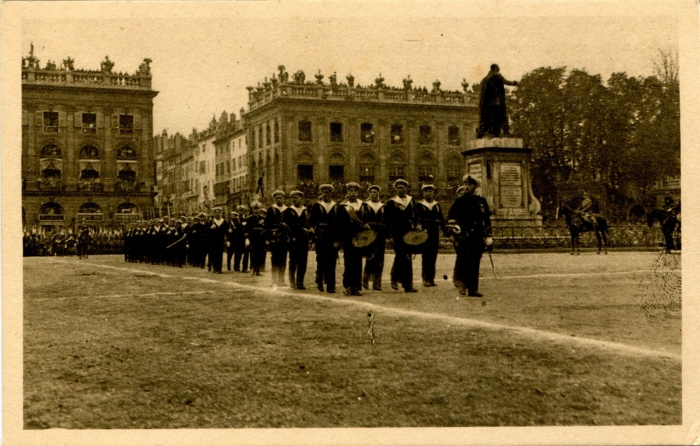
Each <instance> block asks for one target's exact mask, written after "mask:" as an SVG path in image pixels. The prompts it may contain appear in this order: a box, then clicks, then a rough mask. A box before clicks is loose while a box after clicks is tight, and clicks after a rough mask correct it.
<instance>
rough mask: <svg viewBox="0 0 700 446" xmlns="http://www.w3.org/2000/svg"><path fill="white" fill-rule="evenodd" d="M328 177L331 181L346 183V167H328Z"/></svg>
mask: <svg viewBox="0 0 700 446" xmlns="http://www.w3.org/2000/svg"><path fill="white" fill-rule="evenodd" d="M328 177H329V178H330V180H331V181H341V182H342V181H345V166H338V165H333V166H328Z"/></svg>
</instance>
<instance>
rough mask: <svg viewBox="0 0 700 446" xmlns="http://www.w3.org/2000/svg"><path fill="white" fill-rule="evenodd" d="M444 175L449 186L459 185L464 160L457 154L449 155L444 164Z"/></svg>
mask: <svg viewBox="0 0 700 446" xmlns="http://www.w3.org/2000/svg"><path fill="white" fill-rule="evenodd" d="M445 166H446V169H445V177H446V180H447V185H448V186H449V187H450V188H453V187H455V186H458V185H461V183H462V171H463V170H464V160H462V159H460V158H459V157H457V156H451V157H449V158H448V159H447V163H446V164H445Z"/></svg>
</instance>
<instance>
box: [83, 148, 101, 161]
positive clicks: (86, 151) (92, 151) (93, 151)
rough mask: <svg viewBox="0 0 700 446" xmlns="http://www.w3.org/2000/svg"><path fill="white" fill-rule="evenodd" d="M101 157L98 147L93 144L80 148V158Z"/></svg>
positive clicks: (94, 158) (93, 158)
mask: <svg viewBox="0 0 700 446" xmlns="http://www.w3.org/2000/svg"><path fill="white" fill-rule="evenodd" d="M99 157H100V152H99V151H98V150H97V148H96V147H93V146H85V147H83V148H82V149H80V158H81V159H92V160H96V159H98V158H99Z"/></svg>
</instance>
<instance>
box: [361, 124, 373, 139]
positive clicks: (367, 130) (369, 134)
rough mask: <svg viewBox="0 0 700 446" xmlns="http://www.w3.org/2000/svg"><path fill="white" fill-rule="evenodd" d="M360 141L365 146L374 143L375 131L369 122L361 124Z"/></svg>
mask: <svg viewBox="0 0 700 446" xmlns="http://www.w3.org/2000/svg"><path fill="white" fill-rule="evenodd" d="M360 141H361V142H363V143H365V144H372V143H374V130H373V129H372V124H370V123H369V122H363V123H362V124H360Z"/></svg>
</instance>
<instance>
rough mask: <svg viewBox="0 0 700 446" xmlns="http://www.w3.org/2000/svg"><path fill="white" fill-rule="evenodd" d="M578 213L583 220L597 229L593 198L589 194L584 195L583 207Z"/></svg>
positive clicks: (580, 207)
mask: <svg viewBox="0 0 700 446" xmlns="http://www.w3.org/2000/svg"><path fill="white" fill-rule="evenodd" d="M577 212H578V213H579V214H580V215H581V219H582V220H583V221H584V222H586V223H588V224H590V225H591V226H594V227H595V224H596V222H595V218H594V216H593V198H591V194H589V193H588V192H584V193H583V201H582V202H581V206H579V208H578V209H577Z"/></svg>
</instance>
